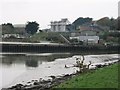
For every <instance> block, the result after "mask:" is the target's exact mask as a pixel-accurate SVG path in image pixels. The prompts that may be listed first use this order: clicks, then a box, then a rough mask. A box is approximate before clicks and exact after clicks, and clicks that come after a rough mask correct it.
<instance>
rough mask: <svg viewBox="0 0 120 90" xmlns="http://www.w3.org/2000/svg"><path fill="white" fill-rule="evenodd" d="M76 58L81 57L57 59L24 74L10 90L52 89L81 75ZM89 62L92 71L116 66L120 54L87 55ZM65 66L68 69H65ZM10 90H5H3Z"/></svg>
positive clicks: (86, 58)
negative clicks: (18, 89) (75, 65)
mask: <svg viewBox="0 0 120 90" xmlns="http://www.w3.org/2000/svg"><path fill="white" fill-rule="evenodd" d="M75 57H80V55H74V56H72V57H69V58H62V59H56V60H55V61H54V62H51V63H46V64H43V65H41V67H39V68H38V69H35V70H32V71H29V72H26V73H23V75H21V76H20V77H18V78H16V80H15V82H13V83H12V84H11V85H12V86H11V85H9V87H8V88H9V89H10V90H14V89H16V88H22V89H23V90H24V89H25V90H26V89H28V90H30V89H32V90H33V89H34V88H41V89H42V88H43V89H45V88H52V87H54V86H55V85H58V84H60V83H62V82H64V81H66V80H68V79H70V78H72V77H74V76H76V75H78V74H81V73H78V72H76V71H77V70H78V68H77V67H74V64H75ZM89 61H92V64H91V66H90V69H97V68H100V67H104V66H108V65H111V64H114V63H116V62H118V61H119V58H118V54H106V55H85V64H88V63H89ZM65 64H66V65H67V67H68V68H65ZM42 75H44V76H42ZM26 76H28V77H26ZM9 89H5V88H4V89H3V90H9ZM36 90H38V89H36Z"/></svg>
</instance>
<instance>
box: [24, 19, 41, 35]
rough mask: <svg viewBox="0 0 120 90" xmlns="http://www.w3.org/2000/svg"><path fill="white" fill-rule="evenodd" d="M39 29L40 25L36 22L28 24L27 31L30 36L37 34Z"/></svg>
mask: <svg viewBox="0 0 120 90" xmlns="http://www.w3.org/2000/svg"><path fill="white" fill-rule="evenodd" d="M38 29H39V24H38V23H37V22H36V21H35V22H28V23H27V25H26V27H25V30H26V32H27V33H28V34H30V35H33V34H35V33H36V32H37V30H38Z"/></svg>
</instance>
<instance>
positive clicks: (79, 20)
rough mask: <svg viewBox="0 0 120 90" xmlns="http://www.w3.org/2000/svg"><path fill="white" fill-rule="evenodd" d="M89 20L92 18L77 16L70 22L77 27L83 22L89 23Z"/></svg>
mask: <svg viewBox="0 0 120 90" xmlns="http://www.w3.org/2000/svg"><path fill="white" fill-rule="evenodd" d="M90 22H92V18H89V17H87V18H83V17H79V18H77V19H76V20H75V21H74V22H73V23H72V24H73V25H74V27H75V29H77V27H78V26H80V25H82V24H85V23H90Z"/></svg>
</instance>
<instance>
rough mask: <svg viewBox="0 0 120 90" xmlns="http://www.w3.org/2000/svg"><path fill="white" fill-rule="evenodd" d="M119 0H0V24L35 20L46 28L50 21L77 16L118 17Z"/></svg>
mask: <svg viewBox="0 0 120 90" xmlns="http://www.w3.org/2000/svg"><path fill="white" fill-rule="evenodd" d="M118 2H119V0H0V4H1V5H0V18H1V19H0V24H1V23H8V22H9V23H12V24H26V23H27V22H28V21H36V22H38V23H39V25H40V28H42V29H43V28H48V27H49V25H50V22H51V21H59V20H60V19H61V18H68V19H69V21H70V22H71V23H72V22H73V21H74V20H76V19H77V18H79V17H91V18H93V19H94V20H98V19H100V18H102V17H110V18H111V17H114V18H117V17H118Z"/></svg>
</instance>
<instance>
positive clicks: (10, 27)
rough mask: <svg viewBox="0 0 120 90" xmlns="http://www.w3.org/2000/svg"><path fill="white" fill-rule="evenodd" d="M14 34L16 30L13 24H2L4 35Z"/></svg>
mask: <svg viewBox="0 0 120 90" xmlns="http://www.w3.org/2000/svg"><path fill="white" fill-rule="evenodd" d="M14 32H15V30H14V26H13V25H12V23H7V24H5V23H4V24H2V34H12V33H14Z"/></svg>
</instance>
